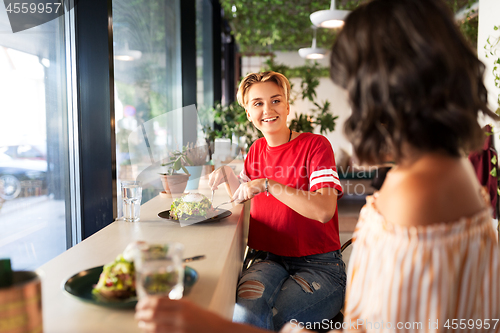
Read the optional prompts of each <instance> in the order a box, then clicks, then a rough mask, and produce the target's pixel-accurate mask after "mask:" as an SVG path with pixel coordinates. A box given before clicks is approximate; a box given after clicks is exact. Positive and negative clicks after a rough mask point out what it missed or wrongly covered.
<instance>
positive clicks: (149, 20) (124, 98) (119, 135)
mask: <svg viewBox="0 0 500 333" xmlns="http://www.w3.org/2000/svg"><path fill="white" fill-rule="evenodd" d="M113 33H114V36H113V40H114V42H113V43H114V71H115V72H114V75H115V124H116V125H115V131H116V164H117V168H116V169H117V179H118V182H117V186H118V187H119V186H120V181H121V180H129V179H139V180H142V181H143V199H142V202H143V203H144V202H146V201H147V200H149V199H150V198H152V197H154V196H156V195H158V193H159V190H161V189H162V185H161V181H160V177H159V176H158V173H159V172H160V171H161V165H160V164H161V162H162V158H164V157H166V156H167V152H168V151H171V150H173V149H177V148H180V147H182V144H183V142H182V111H181V110H180V108H181V107H182V82H181V68H180V64H181V53H180V52H181V50H180V2H179V1H178V0H177V1H135V0H121V1H113ZM140 144H145V145H146V146H147V149H146V151H144V150H145V149H140ZM117 193H119V191H117ZM118 195H119V194H118ZM120 201H121V200H120V198H118V203H119V204H118V205H117V206H118V216H121V212H120V210H121V204H120Z"/></svg>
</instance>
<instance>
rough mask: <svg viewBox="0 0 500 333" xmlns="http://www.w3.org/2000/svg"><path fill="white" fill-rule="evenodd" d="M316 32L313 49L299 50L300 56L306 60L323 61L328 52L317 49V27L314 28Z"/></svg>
mask: <svg viewBox="0 0 500 333" xmlns="http://www.w3.org/2000/svg"><path fill="white" fill-rule="evenodd" d="M312 28H313V31H314V36H313V42H312V46H311V47H304V48H301V49H299V55H300V56H301V57H302V58H306V59H323V58H324V57H325V54H326V50H325V49H322V48H317V47H316V27H314V26H313V27H312Z"/></svg>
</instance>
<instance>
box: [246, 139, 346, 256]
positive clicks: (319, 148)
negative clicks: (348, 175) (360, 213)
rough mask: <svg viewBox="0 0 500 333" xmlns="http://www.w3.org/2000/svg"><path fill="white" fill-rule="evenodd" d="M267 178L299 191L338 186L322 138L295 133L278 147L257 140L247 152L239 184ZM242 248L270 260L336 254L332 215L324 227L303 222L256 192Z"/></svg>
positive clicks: (336, 226) (335, 220)
mask: <svg viewBox="0 0 500 333" xmlns="http://www.w3.org/2000/svg"><path fill="white" fill-rule="evenodd" d="M259 178H268V179H273V180H275V181H277V182H279V183H281V184H283V185H286V186H290V187H294V188H297V189H301V190H305V191H311V192H313V191H316V190H318V189H320V188H323V187H332V188H335V189H336V190H337V191H338V193H339V196H338V199H340V197H341V196H342V194H343V193H342V187H341V185H340V181H339V178H338V174H337V168H336V166H335V158H334V155H333V149H332V146H331V144H330V142H329V141H328V139H326V138H325V137H324V136H322V135H317V134H312V133H301V134H300V135H299V136H298V137H297V138H295V139H294V140H292V141H290V142H288V143H285V144H283V145H280V146H278V147H269V146H268V145H267V141H266V139H265V138H261V139H259V140H257V141H255V143H254V144H253V145H252V147H250V151H249V152H248V155H247V158H246V159H245V167H244V169H243V170H242V172H241V174H240V179H241V180H243V181H250V180H254V179H259ZM251 207H252V208H251V210H250V227H249V229H250V230H249V234H248V246H250V247H251V248H253V249H256V250H263V251H268V252H271V253H274V254H276V255H282V256H288V257H302V256H307V255H313V254H320V253H326V252H331V251H336V250H338V249H340V240H339V221H338V212H337V210H335V215H334V216H333V218H332V219H331V220H330V221H328V222H327V223H321V222H319V221H316V220H312V219H309V218H307V217H304V216H302V215H300V214H299V213H297V212H295V211H294V210H293V209H291V208H290V207H288V206H286V205H285V204H283V203H281V201H279V200H278V199H276V198H275V197H273V196H272V195H269V196H267V195H266V193H259V194H258V195H256V196H255V197H254V198H253V199H252V205H251Z"/></svg>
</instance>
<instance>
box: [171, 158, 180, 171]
mask: <svg viewBox="0 0 500 333" xmlns="http://www.w3.org/2000/svg"><path fill="white" fill-rule="evenodd" d="M181 167H182V164H181V160H180V159H177V160H176V161H175V163H174V166H173V168H174V170H175V171H177V170H179V169H180V168H181Z"/></svg>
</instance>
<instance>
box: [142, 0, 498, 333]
mask: <svg viewBox="0 0 500 333" xmlns="http://www.w3.org/2000/svg"><path fill="white" fill-rule="evenodd" d="M483 72H484V66H483V64H482V63H481V62H480V61H479V60H478V59H477V57H476V56H475V55H474V54H473V53H472V51H471V50H470V49H469V47H468V46H467V44H466V42H465V41H464V39H463V37H462V35H461V33H460V32H459V31H458V29H457V27H456V26H455V23H454V20H453V17H452V15H451V13H450V12H449V11H448V10H447V8H446V7H445V5H444V4H443V3H442V2H441V0H373V1H370V2H368V3H366V4H364V5H361V6H360V7H359V8H358V9H356V10H355V11H353V12H352V14H350V15H349V17H348V18H347V20H346V22H345V26H344V28H343V29H342V31H341V32H340V33H339V35H338V38H337V41H336V43H335V45H334V46H333V49H332V53H331V77H332V79H333V81H334V82H335V83H337V84H338V85H340V86H341V87H343V88H344V89H346V91H347V94H348V98H349V101H350V105H351V108H352V115H351V117H350V118H349V119H348V120H347V121H346V123H345V132H346V135H347V136H348V138H349V139H350V141H351V142H352V144H353V147H354V151H355V153H356V155H357V157H358V158H359V160H360V161H361V162H364V163H367V164H376V163H381V162H385V161H395V162H396V167H395V168H393V169H392V170H391V171H390V172H389V173H388V174H387V177H386V179H385V182H384V184H383V185H382V187H381V189H380V191H379V192H377V193H376V194H375V195H374V196H372V197H368V198H367V204H366V205H365V207H363V209H362V211H361V213H360V219H359V222H358V225H357V227H356V231H355V234H354V243H353V250H352V254H351V258H350V261H349V265H348V277H347V293H346V303H345V307H344V309H345V311H344V312H345V320H346V322H345V323H344V324H345V325H344V329H345V330H347V331H357V332H375V331H377V332H378V331H386V332H394V331H398V332H406V331H414V332H444V331H451V330H460V331H464V330H469V331H473V332H479V331H481V332H483V331H486V332H499V331H500V323H499V322H498V318H500V279H499V276H498V274H499V271H500V265H499V247H498V240H497V233H496V231H495V228H494V226H493V223H492V218H491V206H490V205H489V203H488V201H487V200H485V196H487V195H486V194H485V192H484V189H482V188H481V186H480V184H479V183H478V181H477V178H476V175H475V173H474V170H473V168H472V166H471V164H470V162H469V161H468V160H467V158H466V156H467V153H468V152H469V151H471V150H474V149H476V148H479V147H480V146H481V143H482V141H483V139H484V133H483V132H482V131H481V127H480V126H479V124H478V121H477V118H478V116H479V110H481V111H482V113H483V114H485V115H488V116H490V117H492V118H494V119H497V117H496V116H495V115H494V114H493V113H492V112H491V111H490V110H489V109H488V107H487V105H486V89H485V87H484V84H483V82H482V77H483ZM193 313H194V314H193ZM137 317H138V319H139V320H141V321H142V325H143V326H144V327H158V326H154V325H157V324H160V323H162V324H165V323H167V324H165V326H164V327H168V328H169V329H172V331H173V330H174V329H175V330H176V332H193V333H194V332H197V331H196V329H197V328H199V329H200V331H201V330H202V331H203V332H247V333H251V332H258V331H259V330H257V329H255V328H253V327H249V326H242V325H239V324H235V323H229V322H226V321H224V320H223V319H221V318H220V317H217V316H214V315H209V314H208V313H207V312H206V311H204V310H200V309H199V308H197V307H195V306H193V305H192V304H190V303H189V302H186V301H183V300H181V301H169V300H166V299H155V300H152V301H150V302H147V301H144V302H140V303H139V304H138V313H137ZM159 318H164V319H159ZM190 318H200V319H202V320H203V323H200V324H199V325H201V326H198V327H195V326H196V322H194V321H192V320H190ZM162 320H163V322H162ZM303 324H306V323H303ZM148 325H149V326H148ZM300 326H301V325H300V324H299V323H297V321H291V324H289V325H288V326H285V328H284V329H283V330H282V332H292V331H298V330H300ZM151 331H154V330H151ZM157 331H159V330H157Z"/></svg>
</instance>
